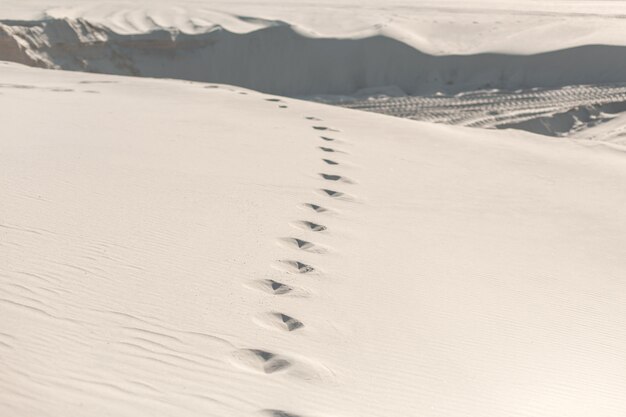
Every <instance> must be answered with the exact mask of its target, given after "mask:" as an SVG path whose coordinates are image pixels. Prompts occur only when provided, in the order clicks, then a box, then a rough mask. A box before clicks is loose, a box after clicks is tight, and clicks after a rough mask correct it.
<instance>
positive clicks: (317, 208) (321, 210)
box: [303, 203, 328, 213]
mask: <svg viewBox="0 0 626 417" xmlns="http://www.w3.org/2000/svg"><path fill="white" fill-rule="evenodd" d="M303 206H304V207H307V208H310V209H311V210H314V211H316V212H317V213H324V212H327V211H328V209H327V208H325V207H322V206H318V205H317V204H311V203H305V204H303Z"/></svg>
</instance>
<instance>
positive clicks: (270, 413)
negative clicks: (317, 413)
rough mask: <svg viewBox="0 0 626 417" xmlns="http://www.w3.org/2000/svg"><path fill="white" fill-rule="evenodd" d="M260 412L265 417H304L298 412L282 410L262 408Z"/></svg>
mask: <svg viewBox="0 0 626 417" xmlns="http://www.w3.org/2000/svg"><path fill="white" fill-rule="evenodd" d="M262 413H263V414H264V415H265V416H267V417H304V416H302V415H300V414H294V413H289V412H287V411H283V410H269V409H268V410H263V411H262Z"/></svg>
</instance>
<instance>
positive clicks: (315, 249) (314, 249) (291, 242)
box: [279, 237, 326, 253]
mask: <svg viewBox="0 0 626 417" xmlns="http://www.w3.org/2000/svg"><path fill="white" fill-rule="evenodd" d="M279 241H280V242H281V243H283V244H284V245H286V246H289V247H292V248H295V249H300V250H303V251H306V252H311V253H326V249H324V248H321V247H319V246H317V245H315V244H313V243H311V242H307V241H306V240H302V239H296V238H293V237H286V238H282V239H279Z"/></svg>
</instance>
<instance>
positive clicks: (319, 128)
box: [313, 126, 338, 132]
mask: <svg viewBox="0 0 626 417" xmlns="http://www.w3.org/2000/svg"><path fill="white" fill-rule="evenodd" d="M313 129H315V130H328V131H329V132H338V130H336V129H331V128H330V127H326V126H313Z"/></svg>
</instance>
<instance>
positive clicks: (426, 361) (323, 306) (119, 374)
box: [0, 63, 626, 417]
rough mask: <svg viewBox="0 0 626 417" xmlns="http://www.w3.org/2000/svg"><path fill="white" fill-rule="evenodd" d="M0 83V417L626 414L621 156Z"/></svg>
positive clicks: (284, 112) (216, 100) (565, 143)
mask: <svg viewBox="0 0 626 417" xmlns="http://www.w3.org/2000/svg"><path fill="white" fill-rule="evenodd" d="M0 79H1V80H2V83H1V85H0V108H1V109H2V111H1V113H0V115H1V116H0V117H1V125H2V139H1V144H2V148H1V149H2V151H1V152H0V166H1V167H2V171H1V172H2V175H1V176H0V184H1V185H0V186H1V189H2V204H1V205H0V236H1V239H0V248H1V249H0V250H1V253H2V254H1V258H2V263H0V284H1V285H0V317H1V319H0V358H1V359H0V415H2V416H79V415H80V416H132V417H137V416H151V417H152V416H263V415H265V416H272V417H285V416H305V417H306V416H311V417H315V416H318V417H323V416H341V417H352V416H358V417H369V416H379V417H392V416H398V417H407V416H452V417H456V416H459V417H460V416H533V417H536V416H551V417H552V416H553V417H562V416H577V417H578V416H580V417H589V416H603V417H607V416H610V417H622V416H623V415H624V414H625V413H626V398H625V396H624V392H626V379H625V377H626V373H625V371H624V366H623V364H624V363H625V360H626V354H625V353H624V352H626V323H625V318H626V304H625V303H624V302H623V301H624V300H623V295H624V290H625V285H626V284H625V282H624V271H625V270H626V258H625V257H624V256H623V247H624V243H625V242H624V236H626V213H625V212H624V210H622V207H624V205H625V204H626V193H624V183H626V165H625V164H624V154H623V153H622V152H619V151H617V150H613V149H612V148H609V147H607V146H594V147H588V146H582V145H581V143H579V142H575V141H569V140H562V139H559V140H554V139H546V138H544V137H540V136H536V135H531V134H526V133H521V132H514V131H506V132H502V131H484V130H478V129H467V128H459V127H449V126H441V125H431V124H426V123H420V122H414V121H409V120H402V119H397V118H392V117H387V116H381V115H376V114H370V113H365V112H357V111H351V110H347V109H342V108H336V107H330V106H324V105H320V104H315V103H308V102H301V101H296V100H291V99H275V98H272V97H271V96H267V95H262V94H259V93H255V92H252V91H246V90H243V89H241V88H237V87H229V86H211V85H206V84H201V83H190V82H185V81H174V80H150V79H140V78H124V77H114V76H105V75H93V74H82V73H75V72H72V73H70V72H61V71H49V70H40V69H31V68H27V67H23V66H20V65H17V64H9V63H4V64H0ZM273 100H280V101H273ZM281 106H286V107H281ZM309 118H314V119H309ZM326 190H328V191H326ZM318 206H319V207H318ZM315 208H317V210H315Z"/></svg>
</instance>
